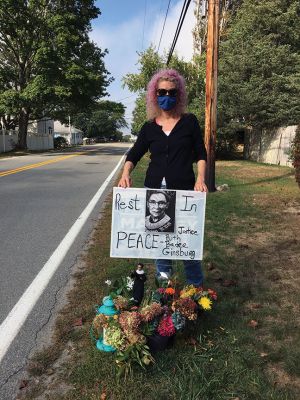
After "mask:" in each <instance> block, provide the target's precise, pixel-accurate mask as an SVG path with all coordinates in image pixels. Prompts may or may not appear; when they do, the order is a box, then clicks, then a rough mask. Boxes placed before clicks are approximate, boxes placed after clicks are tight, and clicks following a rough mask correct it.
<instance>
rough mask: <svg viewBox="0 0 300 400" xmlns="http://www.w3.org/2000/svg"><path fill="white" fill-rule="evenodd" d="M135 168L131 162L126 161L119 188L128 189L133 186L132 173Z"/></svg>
mask: <svg viewBox="0 0 300 400" xmlns="http://www.w3.org/2000/svg"><path fill="white" fill-rule="evenodd" d="M133 168H134V164H133V163H132V162H131V161H126V162H125V164H124V168H123V173H122V176H121V179H120V181H119V183H118V186H119V187H122V188H127V187H131V186H132V179H131V177H130V173H131V171H132V170H133Z"/></svg>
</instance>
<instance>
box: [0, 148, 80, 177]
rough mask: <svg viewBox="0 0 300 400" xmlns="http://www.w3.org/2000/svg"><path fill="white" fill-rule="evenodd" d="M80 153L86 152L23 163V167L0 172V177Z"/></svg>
mask: <svg viewBox="0 0 300 400" xmlns="http://www.w3.org/2000/svg"><path fill="white" fill-rule="evenodd" d="M82 154H86V152H80V153H76V154H69V155H68V156H62V157H55V158H53V159H52V160H47V161H42V162H39V163H35V164H29V165H24V166H23V167H19V168H15V169H10V170H7V171H3V172H0V177H2V176H7V175H12V174H17V173H18V172H22V171H27V170H28V169H33V168H38V167H42V166H43V165H48V164H53V163H56V162H59V161H62V160H66V159H68V158H72V157H77V156H80V155H82Z"/></svg>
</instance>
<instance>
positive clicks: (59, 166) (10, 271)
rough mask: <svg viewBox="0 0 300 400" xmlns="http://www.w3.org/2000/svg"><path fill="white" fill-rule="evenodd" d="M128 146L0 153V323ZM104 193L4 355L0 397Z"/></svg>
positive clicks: (12, 390)
mask: <svg viewBox="0 0 300 400" xmlns="http://www.w3.org/2000/svg"><path fill="white" fill-rule="evenodd" d="M128 147H129V146H128V145H126V144H101V145H92V146H86V147H83V148H80V150H77V151H76V152H72V153H67V154H61V153H56V154H55V153H44V154H39V155H29V156H23V157H16V158H11V159H4V160H2V159H0V277H1V279H0V324H1V323H2V322H3V321H4V320H5V318H6V317H7V315H8V314H9V312H10V311H11V310H12V308H13V307H14V305H15V304H16V303H17V302H18V300H19V299H20V297H21V296H22V294H23V293H24V291H25V290H26V288H27V287H28V286H29V285H30V283H31V282H32V281H33V279H34V278H35V277H36V275H37V274H38V273H39V271H40V270H41V268H42V267H43V266H44V264H45V263H46V262H47V261H48V259H49V257H50V256H51V254H52V253H53V251H54V250H55V249H56V248H57V246H58V245H59V243H60V242H61V241H62V239H63V238H64V237H65V235H66V233H67V232H68V231H69V229H70V227H71V226H72V225H73V223H74V222H75V221H76V219H77V218H78V217H79V215H80V214H81V212H82V211H83V210H84V208H85V207H86V205H87V204H88V203H89V201H90V200H91V198H92V197H93V196H94V194H95V193H96V192H97V190H98V189H99V187H100V186H101V185H102V183H103V181H104V180H105V179H106V178H107V177H108V175H109V174H110V173H111V171H112V170H113V169H114V168H115V166H116V165H117V163H118V162H119V160H120V158H121V157H122V155H123V154H124V153H125V152H126V150H127V149H128ZM82 151H84V153H83V154H78V153H79V152H82ZM69 155H72V157H68V158H67V156H69ZM65 156H66V157H65ZM41 163H43V164H41ZM28 166H30V169H27V167H28ZM12 170H14V171H13V173H11V172H12ZM6 171H7V172H6ZM112 184H113V182H112V183H111V186H112ZM108 190H109V188H108V189H107V190H106V193H107V191H108ZM104 198H105V193H104V195H103V196H102V197H101V199H100V200H99V202H98V203H97V205H96V207H95V209H94V211H93V212H92V214H91V215H90V217H89V219H88V221H87V223H86V224H85V225H84V227H83V229H82V230H81V232H80V233H79V235H78V237H77V238H76V240H75V242H74V243H73V245H72V246H71V248H70V250H69V251H68V253H67V255H66V257H65V258H64V260H63V261H62V263H61V265H60V267H59V269H58V270H57V272H56V273H55V274H54V276H53V278H52V279H51V281H50V283H49V285H48V286H47V289H46V290H45V291H44V293H43V295H42V296H41V297H40V299H39V301H38V303H37V304H36V306H35V307H34V309H33V311H32V312H31V313H30V315H29V317H28V318H27V320H26V322H25V323H24V325H23V327H22V328H21V330H20V332H19V334H18V335H17V337H16V338H15V340H14V341H13V343H12V344H11V346H10V347H9V350H8V352H7V353H6V355H5V357H4V358H3V360H2V362H1V364H0V399H1V400H12V399H14V398H15V396H16V390H17V389H18V383H19V380H20V379H21V377H22V373H23V367H24V365H25V363H26V360H27V358H28V356H29V354H30V353H31V352H32V351H33V350H34V349H35V347H36V343H37V340H38V339H39V336H41V335H43V332H44V331H46V330H47V324H48V322H49V320H50V319H51V318H53V315H52V314H53V310H55V308H56V305H57V303H59V302H60V300H61V299H60V293H61V295H62V293H63V291H64V288H65V286H66V285H67V282H68V281H69V279H70V274H71V270H72V266H73V265H74V263H75V261H76V258H77V257H78V255H80V253H81V252H82V249H83V247H84V245H85V243H86V242H87V240H88V238H89V235H90V233H91V231H92V229H93V227H94V225H95V223H96V221H97V219H98V217H99V211H100V208H101V204H102V202H103V200H104Z"/></svg>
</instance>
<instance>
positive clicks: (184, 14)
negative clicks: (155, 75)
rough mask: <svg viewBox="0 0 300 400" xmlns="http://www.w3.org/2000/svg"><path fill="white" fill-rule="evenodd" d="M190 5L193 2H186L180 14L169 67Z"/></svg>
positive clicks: (170, 53) (186, 0) (169, 57)
mask: <svg viewBox="0 0 300 400" xmlns="http://www.w3.org/2000/svg"><path fill="white" fill-rule="evenodd" d="M190 3H191V0H185V1H184V4H183V7H182V10H181V14H180V17H179V21H178V24H177V28H176V32H175V35H174V39H173V43H172V45H171V48H170V52H169V55H168V60H167V65H168V64H169V62H170V60H171V58H172V54H173V52H174V49H175V46H176V43H177V39H178V36H179V34H180V31H181V28H182V24H183V21H184V18H185V16H186V13H187V10H188V8H189V5H190Z"/></svg>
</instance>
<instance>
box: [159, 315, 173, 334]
mask: <svg viewBox="0 0 300 400" xmlns="http://www.w3.org/2000/svg"><path fill="white" fill-rule="evenodd" d="M157 332H158V333H159V334H160V335H161V336H172V335H174V334H175V332H176V330H175V326H174V324H173V321H172V317H171V316H170V315H166V316H164V317H163V318H162V319H161V320H160V323H159V325H158V327H157Z"/></svg>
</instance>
